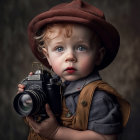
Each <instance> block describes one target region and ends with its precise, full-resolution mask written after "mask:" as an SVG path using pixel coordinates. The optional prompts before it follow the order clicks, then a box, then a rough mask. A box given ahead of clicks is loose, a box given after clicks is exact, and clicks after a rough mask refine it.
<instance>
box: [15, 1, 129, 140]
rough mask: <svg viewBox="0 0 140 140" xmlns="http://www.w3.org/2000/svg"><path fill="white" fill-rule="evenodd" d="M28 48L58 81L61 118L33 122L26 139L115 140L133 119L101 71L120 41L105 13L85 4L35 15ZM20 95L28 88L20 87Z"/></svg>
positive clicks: (124, 101)
mask: <svg viewBox="0 0 140 140" xmlns="http://www.w3.org/2000/svg"><path fill="white" fill-rule="evenodd" d="M28 36H29V42H30V47H31V49H32V52H33V54H34V55H35V56H36V58H37V59H38V60H39V61H40V62H41V63H42V64H44V65H45V66H46V67H47V68H48V69H52V70H53V71H54V73H55V74H56V75H57V76H59V77H60V79H61V81H62V86H63V91H62V92H63V95H62V99H63V101H62V113H61V116H60V123H58V122H57V120H56V118H55V116H54V114H53V113H52V111H51V109H50V107H49V105H48V104H46V106H45V108H46V112H47V114H48V116H49V118H47V119H46V120H44V121H42V122H41V123H36V122H35V121H34V120H33V119H32V118H31V117H27V118H26V120H27V122H28V124H29V126H30V132H29V136H28V140H33V139H36V140H49V139H54V140H116V139H117V135H118V134H119V133H120V132H121V130H122V127H123V126H125V125H126V123H127V121H128V117H129V112H130V109H129V103H128V102H127V101H126V100H124V99H123V98H122V97H121V96H120V95H119V94H118V93H117V91H116V90H115V89H114V88H112V87H111V86H110V85H109V84H107V83H105V82H103V81H102V78H101V77H100V75H99V70H101V69H104V68H105V67H107V66H108V65H109V64H110V63H111V62H112V61H113V60H114V58H115V56H116V54H117V52H118V49H119V45H120V38H119V34H118V32H117V30H116V29H115V27H113V26H112V25H111V24H110V23H108V22H107V21H106V20H105V16H104V14H103V12H102V11H101V10H99V9H97V8H96V7H94V6H92V5H90V4H88V3H86V2H83V1H81V0H73V1H72V2H70V3H62V4H60V5H57V6H55V7H53V8H52V9H50V10H49V11H46V12H44V13H42V14H40V15H38V16H36V17H35V18H34V19H33V20H32V21H31V22H30V24H29V26H28ZM18 88H19V89H18V90H19V92H22V91H23V90H24V85H21V84H19V85H18Z"/></svg>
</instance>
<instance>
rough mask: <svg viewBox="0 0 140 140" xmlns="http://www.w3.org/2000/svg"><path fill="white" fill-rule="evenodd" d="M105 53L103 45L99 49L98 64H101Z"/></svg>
mask: <svg viewBox="0 0 140 140" xmlns="http://www.w3.org/2000/svg"><path fill="white" fill-rule="evenodd" d="M104 55H105V48H104V47H101V48H99V50H98V54H97V58H96V65H97V66H99V65H100V64H101V62H102V60H103V58H104Z"/></svg>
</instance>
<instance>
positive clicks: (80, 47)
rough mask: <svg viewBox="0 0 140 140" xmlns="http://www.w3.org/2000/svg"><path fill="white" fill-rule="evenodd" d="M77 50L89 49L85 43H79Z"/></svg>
mask: <svg viewBox="0 0 140 140" xmlns="http://www.w3.org/2000/svg"><path fill="white" fill-rule="evenodd" d="M77 50H78V51H86V50H87V47H86V46H85V45H79V46H78V47H77Z"/></svg>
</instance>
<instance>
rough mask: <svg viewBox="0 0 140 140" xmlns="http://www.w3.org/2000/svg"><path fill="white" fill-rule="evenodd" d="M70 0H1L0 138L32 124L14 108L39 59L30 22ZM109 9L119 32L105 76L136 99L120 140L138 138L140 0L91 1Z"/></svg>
mask: <svg viewBox="0 0 140 140" xmlns="http://www.w3.org/2000/svg"><path fill="white" fill-rule="evenodd" d="M64 1H69V0H57V1H54V0H41V1H39V0H0V139H1V140H16V139H18V140H25V139H26V135H27V128H26V126H25V125H24V123H23V121H22V119H21V118H20V117H19V116H17V114H16V113H15V112H14V110H13V108H12V101H13V97H14V95H15V94H16V92H17V84H18V83H19V82H20V81H21V80H22V79H23V78H24V77H25V76H26V75H27V74H28V73H29V72H30V71H31V70H32V69H31V63H32V62H33V61H35V58H34V56H33V55H32V53H31V51H30V49H29V46H28V41H27V32H26V29H27V25H28V22H29V21H30V20H31V19H32V18H33V17H34V16H35V15H36V14H38V13H40V12H41V11H45V10H47V9H49V8H50V7H52V6H53V5H55V4H58V3H60V2H64ZM87 1H88V2H89V3H91V4H94V5H95V6H97V7H98V8H100V9H102V10H103V11H104V12H105V15H106V18H107V20H108V21H110V22H111V23H112V24H113V25H115V26H116V28H117V29H118V30H119V32H120V36H121V45H120V46H121V47H120V50H119V53H118V55H117V57H116V59H115V61H114V62H113V63H112V64H111V65H110V66H109V67H108V68H106V69H104V70H103V71H101V75H102V77H103V79H104V80H105V81H107V82H109V83H110V84H111V85H112V86H114V87H115V88H117V90H118V91H119V92H120V93H121V94H122V95H123V96H124V97H125V98H127V99H128V100H129V101H130V103H131V116H130V120H129V122H128V124H127V127H126V128H125V129H124V133H123V134H121V135H120V140H124V139H126V140H132V139H138V136H139V129H140V121H139V118H140V112H139V107H140V103H139V100H140V99H139V98H140V94H139V92H140V75H139V70H140V67H139V63H140V62H139V61H140V54H139V53H140V48H139V44H140V35H139V33H140V27H139V24H140V10H139V6H138V5H139V4H140V2H139V0H133V1H132V0H92V1H91V0H87Z"/></svg>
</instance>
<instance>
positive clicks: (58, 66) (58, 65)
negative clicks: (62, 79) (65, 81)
mask: <svg viewBox="0 0 140 140" xmlns="http://www.w3.org/2000/svg"><path fill="white" fill-rule="evenodd" d="M51 66H52V69H53V71H54V72H55V73H56V74H57V75H60V72H61V63H60V62H59V61H58V60H57V59H56V60H55V61H54V59H53V60H52V61H51Z"/></svg>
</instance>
